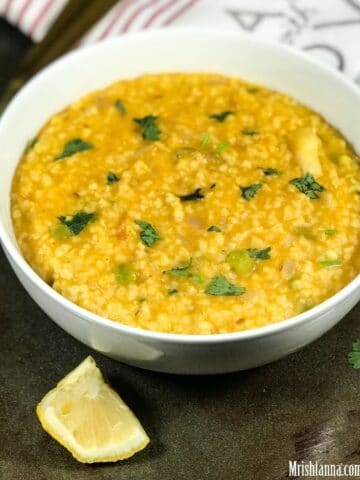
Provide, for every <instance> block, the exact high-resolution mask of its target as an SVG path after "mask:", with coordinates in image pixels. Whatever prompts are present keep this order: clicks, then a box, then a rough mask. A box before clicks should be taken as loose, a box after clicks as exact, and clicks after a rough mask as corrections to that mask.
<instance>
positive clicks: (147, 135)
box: [133, 115, 161, 140]
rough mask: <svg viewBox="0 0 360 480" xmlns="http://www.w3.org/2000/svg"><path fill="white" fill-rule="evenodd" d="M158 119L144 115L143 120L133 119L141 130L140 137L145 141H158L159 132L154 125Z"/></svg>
mask: <svg viewBox="0 0 360 480" xmlns="http://www.w3.org/2000/svg"><path fill="white" fill-rule="evenodd" d="M158 118H159V117H157V116H155V115H146V116H145V117H143V118H133V120H134V122H135V123H137V124H138V125H140V127H141V128H142V137H143V138H144V139H145V140H159V139H160V134H161V130H160V129H159V127H158V126H157V125H156V121H157V120H158Z"/></svg>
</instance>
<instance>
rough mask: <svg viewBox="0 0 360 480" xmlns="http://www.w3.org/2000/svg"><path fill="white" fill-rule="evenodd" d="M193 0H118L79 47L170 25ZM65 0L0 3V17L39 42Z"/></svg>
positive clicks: (6, 1)
mask: <svg viewBox="0 0 360 480" xmlns="http://www.w3.org/2000/svg"><path fill="white" fill-rule="evenodd" d="M196 2H197V0H122V1H121V2H119V3H118V4H115V6H114V7H113V8H112V9H111V10H110V11H109V12H108V13H107V14H106V15H105V17H104V18H102V19H100V20H99V22H98V23H97V24H96V25H95V27H94V28H92V30H91V31H90V32H89V33H88V34H87V35H86V37H84V39H83V40H82V42H81V43H82V44H84V43H93V42H96V41H99V40H102V39H104V38H106V37H109V36H112V35H118V34H121V33H126V32H131V31H137V30H142V29H145V28H152V27H162V26H166V25H170V24H172V23H174V22H175V21H176V19H177V18H179V17H180V16H181V15H184V14H185V12H186V11H187V10H189V9H190V8H191V7H192V6H193V5H194V4H195V3H196ZM66 3H67V0H0V16H3V17H5V18H6V19H7V20H8V21H9V22H10V23H12V24H13V25H15V26H17V27H18V28H19V29H20V30H22V31H23V32H24V33H25V34H26V35H28V36H30V37H31V38H32V39H33V40H35V41H40V40H41V39H42V38H43V37H44V35H45V34H46V32H47V30H48V28H49V27H50V25H51V24H52V22H53V21H54V19H55V18H56V16H57V15H58V14H59V12H60V11H61V10H62V8H63V7H64V5H65V4H66Z"/></svg>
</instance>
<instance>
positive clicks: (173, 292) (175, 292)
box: [167, 288, 179, 295]
mask: <svg viewBox="0 0 360 480" xmlns="http://www.w3.org/2000/svg"><path fill="white" fill-rule="evenodd" d="M167 293H168V295H176V294H177V293H179V290H178V289H177V288H169V290H168V291H167Z"/></svg>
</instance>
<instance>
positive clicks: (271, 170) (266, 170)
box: [263, 167, 281, 177]
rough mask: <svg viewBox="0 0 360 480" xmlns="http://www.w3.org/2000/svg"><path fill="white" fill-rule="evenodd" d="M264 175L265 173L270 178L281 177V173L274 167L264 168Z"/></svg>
mask: <svg viewBox="0 0 360 480" xmlns="http://www.w3.org/2000/svg"><path fill="white" fill-rule="evenodd" d="M263 173H264V175H266V176H267V177H268V176H269V175H281V172H280V171H279V170H278V169H277V168H272V167H269V168H263Z"/></svg>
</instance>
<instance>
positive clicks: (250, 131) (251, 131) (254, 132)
mask: <svg viewBox="0 0 360 480" xmlns="http://www.w3.org/2000/svg"><path fill="white" fill-rule="evenodd" d="M258 133H259V132H258V130H254V129H253V128H244V130H243V131H242V134H243V135H248V136H249V137H253V136H254V135H257V134H258Z"/></svg>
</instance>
